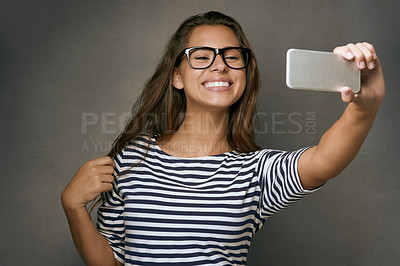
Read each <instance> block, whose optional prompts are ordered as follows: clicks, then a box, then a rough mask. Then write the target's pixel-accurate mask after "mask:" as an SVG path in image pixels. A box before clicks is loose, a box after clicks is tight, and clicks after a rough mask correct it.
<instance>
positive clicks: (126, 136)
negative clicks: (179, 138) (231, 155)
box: [108, 11, 259, 157]
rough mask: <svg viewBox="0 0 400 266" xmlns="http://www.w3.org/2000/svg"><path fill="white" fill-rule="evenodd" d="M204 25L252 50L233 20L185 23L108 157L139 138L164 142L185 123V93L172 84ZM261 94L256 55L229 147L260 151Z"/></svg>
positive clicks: (234, 114) (207, 16)
mask: <svg viewBox="0 0 400 266" xmlns="http://www.w3.org/2000/svg"><path fill="white" fill-rule="evenodd" d="M201 25H223V26H226V27H229V28H230V29H231V30H232V31H233V32H234V34H235V35H236V37H237V39H238V41H239V44H240V46H242V47H247V48H251V46H250V43H249V41H248V39H247V38H246V36H245V34H244V32H243V30H242V28H241V26H240V25H239V23H238V22H237V21H236V20H234V19H233V18H231V17H229V16H226V15H224V14H222V13H220V12H216V11H210V12H207V13H203V14H198V15H195V16H192V17H189V18H188V19H186V20H185V21H184V22H183V23H182V24H181V25H180V27H179V28H178V30H177V31H176V32H175V33H174V34H173V35H172V37H171V39H170V40H169V42H168V44H167V46H166V49H165V52H164V55H163V57H162V59H161V61H160V62H159V64H158V66H157V68H156V70H155V72H154V74H153V75H152V76H151V77H150V79H149V80H148V81H147V83H146V85H145V87H144V90H143V92H142V94H141V95H140V96H139V98H138V100H137V101H136V103H135V104H134V106H133V108H132V117H131V119H130V120H129V122H128V123H127V125H126V127H125V129H124V131H123V132H122V133H121V134H120V135H119V136H118V137H117V138H116V139H115V141H114V143H113V145H112V148H111V150H110V152H109V153H108V156H110V157H114V156H116V155H117V154H118V153H119V152H120V151H121V150H122V149H123V148H124V147H125V146H126V145H127V144H128V143H129V142H131V141H134V140H135V139H137V138H138V137H139V136H143V135H144V136H148V137H152V136H158V139H159V140H164V139H165V138H167V137H168V136H169V135H171V134H173V133H174V132H175V131H176V130H177V129H178V128H179V126H180V125H181V123H182V122H183V119H184V116H185V111H186V98H185V92H184V90H178V89H176V88H174V86H173V84H172V80H173V74H174V68H175V66H176V65H177V64H179V62H180V60H181V58H178V57H179V54H180V53H181V52H182V50H183V49H185V48H187V47H186V45H187V43H188V40H189V37H190V34H191V32H192V31H193V29H194V28H195V27H197V26H201ZM258 90H259V76H258V67H257V62H256V59H255V57H254V53H253V51H252V52H251V58H250V63H249V65H248V66H247V69H246V88H245V90H244V92H243V95H242V96H241V97H240V99H239V100H238V101H237V102H235V103H234V104H233V105H232V106H231V107H230V110H229V123H228V136H227V139H228V143H229V145H230V146H231V147H233V148H234V149H236V150H238V151H241V152H250V151H254V150H258V149H259V147H258V146H257V145H256V143H255V140H254V123H253V122H254V121H253V120H254V116H255V114H256V99H257V95H258Z"/></svg>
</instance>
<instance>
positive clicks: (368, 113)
mask: <svg viewBox="0 0 400 266" xmlns="http://www.w3.org/2000/svg"><path fill="white" fill-rule="evenodd" d="M378 110H379V105H375V106H369V107H368V108H366V107H362V106H359V105H358V104H356V103H354V102H351V103H349V104H348V106H347V108H346V113H347V114H348V115H350V116H351V118H352V119H354V120H357V121H364V120H374V119H375V116H376V114H377V112H378Z"/></svg>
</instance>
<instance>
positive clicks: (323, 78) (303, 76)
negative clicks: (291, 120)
mask: <svg viewBox="0 0 400 266" xmlns="http://www.w3.org/2000/svg"><path fill="white" fill-rule="evenodd" d="M286 85H287V86H288V87H289V88H291V89H304V90H316V91H336V92H337V91H340V89H341V88H342V87H345V86H346V87H349V88H351V89H352V90H353V92H354V93H357V92H359V91H360V85H361V74H360V70H359V69H358V68H357V65H356V63H355V62H354V61H348V60H346V59H344V58H342V57H341V56H340V55H338V54H335V53H330V52H321V51H312V50H303V49H289V50H288V51H287V53H286Z"/></svg>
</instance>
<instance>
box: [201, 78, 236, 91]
mask: <svg viewBox="0 0 400 266" xmlns="http://www.w3.org/2000/svg"><path fill="white" fill-rule="evenodd" d="M232 84H233V83H232V82H230V81H228V80H210V81H206V82H204V83H202V85H203V86H204V87H205V88H207V89H211V90H228V89H230V88H231V86H232Z"/></svg>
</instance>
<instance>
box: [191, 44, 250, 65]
mask: <svg viewBox="0 0 400 266" xmlns="http://www.w3.org/2000/svg"><path fill="white" fill-rule="evenodd" d="M214 56H215V53H214V50H211V49H206V48H195V49H193V50H191V51H190V53H189V60H190V64H191V66H192V67H193V68H207V67H209V66H211V64H212V63H213V61H214ZM223 56H224V58H225V62H226V64H227V65H228V66H229V67H232V68H244V67H245V66H246V61H247V58H246V54H244V51H242V50H241V49H238V48H232V49H227V50H224V54H223Z"/></svg>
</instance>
